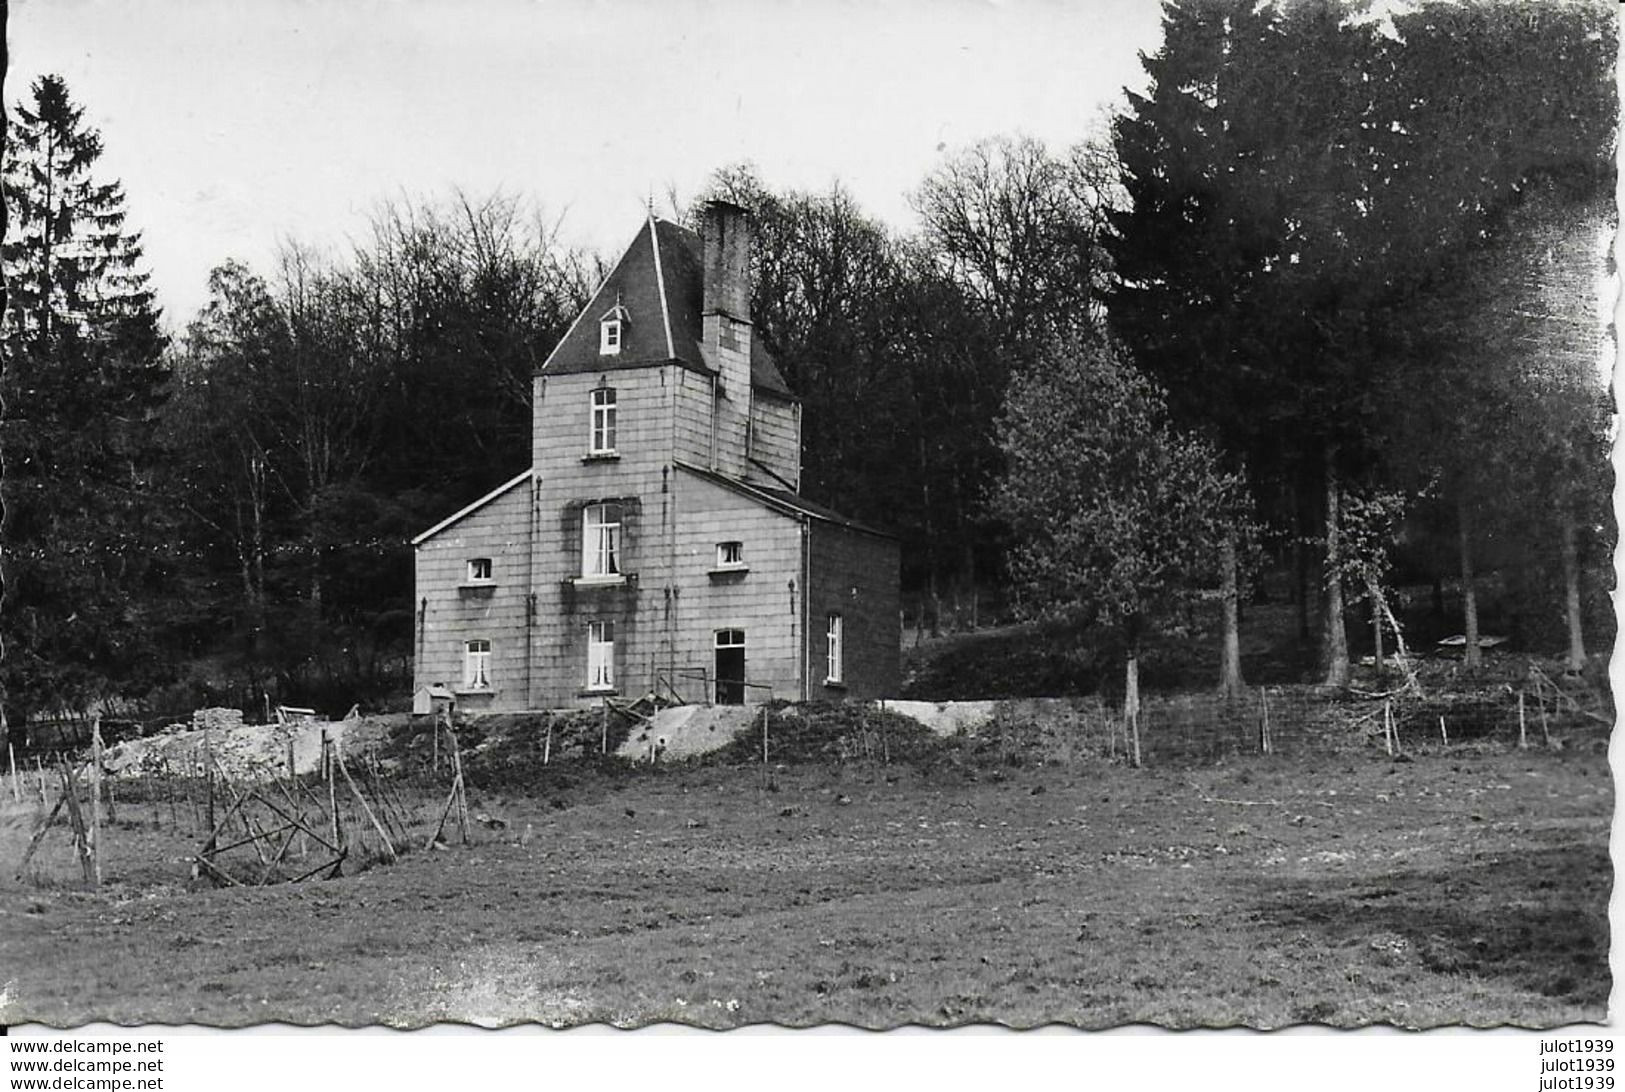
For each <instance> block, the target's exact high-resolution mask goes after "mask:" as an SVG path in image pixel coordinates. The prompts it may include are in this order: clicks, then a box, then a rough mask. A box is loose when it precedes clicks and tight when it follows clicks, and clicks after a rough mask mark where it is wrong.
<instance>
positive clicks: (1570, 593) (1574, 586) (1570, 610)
mask: <svg viewBox="0 0 1625 1092" xmlns="http://www.w3.org/2000/svg"><path fill="white" fill-rule="evenodd" d="M1558 519H1559V520H1560V521H1561V522H1562V533H1563V543H1562V553H1563V598H1564V607H1565V610H1564V613H1565V614H1566V615H1567V617H1568V627H1569V656H1568V668H1569V670H1570V671H1580V670H1582V669H1583V668H1584V667H1585V664H1586V645H1585V633H1584V632H1583V631H1582V629H1581V628H1580V560H1579V550H1578V549H1577V548H1576V546H1575V541H1574V540H1575V531H1574V514H1573V513H1571V512H1570V511H1569V509H1568V506H1567V505H1564V506H1562V507H1561V509H1560V510H1559V513H1558Z"/></svg>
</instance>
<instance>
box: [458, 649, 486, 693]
mask: <svg viewBox="0 0 1625 1092" xmlns="http://www.w3.org/2000/svg"><path fill="white" fill-rule="evenodd" d="M490 688H491V642H490V641H464V642H463V689H464V690H489V689H490Z"/></svg>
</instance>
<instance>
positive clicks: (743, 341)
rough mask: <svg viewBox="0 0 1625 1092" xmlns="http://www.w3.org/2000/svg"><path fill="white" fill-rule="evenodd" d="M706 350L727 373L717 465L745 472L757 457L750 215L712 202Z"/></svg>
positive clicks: (704, 229) (704, 230)
mask: <svg viewBox="0 0 1625 1092" xmlns="http://www.w3.org/2000/svg"><path fill="white" fill-rule="evenodd" d="M700 241H701V244H702V254H701V261H702V264H703V270H702V273H703V276H704V281H703V284H704V288H703V289H702V291H701V296H700V331H701V339H702V342H703V345H702V351H703V352H704V354H705V359H706V362H707V363H708V364H710V365H711V367H713V368H715V369H716V371H717V374H718V375H719V376H720V377H721V381H720V382H719V384H718V398H717V400H716V405H715V406H714V407H713V412H714V414H715V417H714V422H713V423H714V428H715V431H716V444H715V448H716V453H715V456H714V459H713V463H714V465H713V469H717V470H722V471H723V472H725V473H730V474H736V475H739V476H743V475H744V474H745V473H746V470H747V468H748V465H749V460H750V455H751V451H750V448H751V442H752V429H751V390H750V354H751V332H752V331H751V322H750V290H751V284H750V214H749V213H747V212H746V211H745V210H744V209H742V208H740V207H739V206H738V205H735V204H731V203H730V202H727V201H708V202H706V205H705V213H704V217H703V220H702V223H701V226H700Z"/></svg>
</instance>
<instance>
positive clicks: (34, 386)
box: [0, 76, 167, 720]
mask: <svg viewBox="0 0 1625 1092" xmlns="http://www.w3.org/2000/svg"><path fill="white" fill-rule="evenodd" d="M6 136H7V147H6V153H7V154H6V161H5V173H4V186H5V196H6V202H7V206H8V209H9V211H10V216H9V220H8V224H7V233H6V238H5V243H4V251H3V257H4V273H5V277H6V283H7V306H6V311H5V318H4V348H5V358H6V359H5V375H4V380H3V394H4V403H5V406H4V417H3V419H0V443H3V446H4V451H5V459H6V476H5V481H4V483H3V493H0V495H3V498H4V501H5V543H6V558H5V560H6V568H5V581H6V594H5V610H4V612H3V614H0V637H3V639H4V644H5V648H4V658H3V661H0V685H3V689H4V701H5V704H6V707H7V712H8V718H9V719H12V720H15V719H18V717H19V716H26V715H27V714H29V713H30V712H33V711H38V710H53V711H54V710H83V709H85V708H86V707H87V706H88V705H89V704H90V703H91V702H92V701H94V700H95V699H96V698H98V697H104V696H108V695H110V694H112V693H115V692H120V691H124V690H125V689H126V688H127V687H128V686H131V685H134V686H140V685H144V684H147V683H150V682H151V681H153V680H155V679H157V678H159V677H161V676H162V675H163V673H164V670H165V669H164V667H163V660H162V657H160V656H159V654H158V643H159V639H160V637H161V632H162V630H163V627H164V622H165V619H164V617H163V612H162V610H161V608H160V607H159V606H158V602H157V599H156V596H155V593H156V592H157V591H158V590H159V588H160V587H161V585H162V583H163V581H164V580H165V573H166V567H165V565H164V563H163V559H162V557H161V556H160V552H161V551H160V545H161V544H162V543H163V542H165V541H166V540H167V535H166V534H165V530H164V527H163V521H164V520H165V519H166V518H167V517H166V515H165V513H164V510H163V509H162V508H161V507H160V506H158V505H156V504H155V503H154V502H153V493H152V488H151V487H152V481H153V475H154V470H155V467H156V462H157V449H156V445H155V443H154V435H153V418H154V414H155V413H156V411H157V410H158V408H159V406H160V405H161V404H162V401H163V399H164V396H165V392H166V378H167V372H166V369H165V367H164V366H163V363H162V352H163V348H164V339H163V336H162V333H161V332H160V329H159V324H158V312H157V309H156V307H155V306H154V303H153V297H152V294H151V292H150V291H149V290H148V288H147V286H146V274H145V272H144V271H143V270H142V268H141V246H140V238H139V236H138V235H137V234H135V233H132V232H128V231H126V230H125V209H124V197H123V193H122V190H121V189H120V187H119V185H118V184H117V183H116V182H104V181H100V180H98V179H97V177H96V176H95V173H94V168H95V166H96V163H97V159H98V157H99V155H100V154H101V148H102V145H101V139H100V137H99V136H98V134H97V133H96V131H95V130H94V129H92V128H90V127H89V126H88V125H86V123H85V121H84V111H83V109H82V108H81V107H79V106H77V105H75V104H74V102H73V100H72V98H71V97H70V96H69V94H68V91H67V88H66V86H65V85H64V83H63V81H62V80H61V79H60V78H59V77H55V76H46V77H43V78H41V79H39V80H38V81H36V82H35V84H34V86H33V88H32V94H31V98H30V100H29V102H28V103H27V104H25V105H21V106H19V107H18V108H17V109H16V110H15V113H14V115H13V116H12V117H11V118H9V119H8V124H7V128H6Z"/></svg>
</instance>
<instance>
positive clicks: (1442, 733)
mask: <svg viewBox="0 0 1625 1092" xmlns="http://www.w3.org/2000/svg"><path fill="white" fill-rule="evenodd" d="M1439 740H1440V742H1442V743H1443V744H1444V745H1445V746H1446V747H1448V746H1450V732H1449V730H1447V729H1446V728H1445V726H1444V714H1442V713H1441V714H1439Z"/></svg>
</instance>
